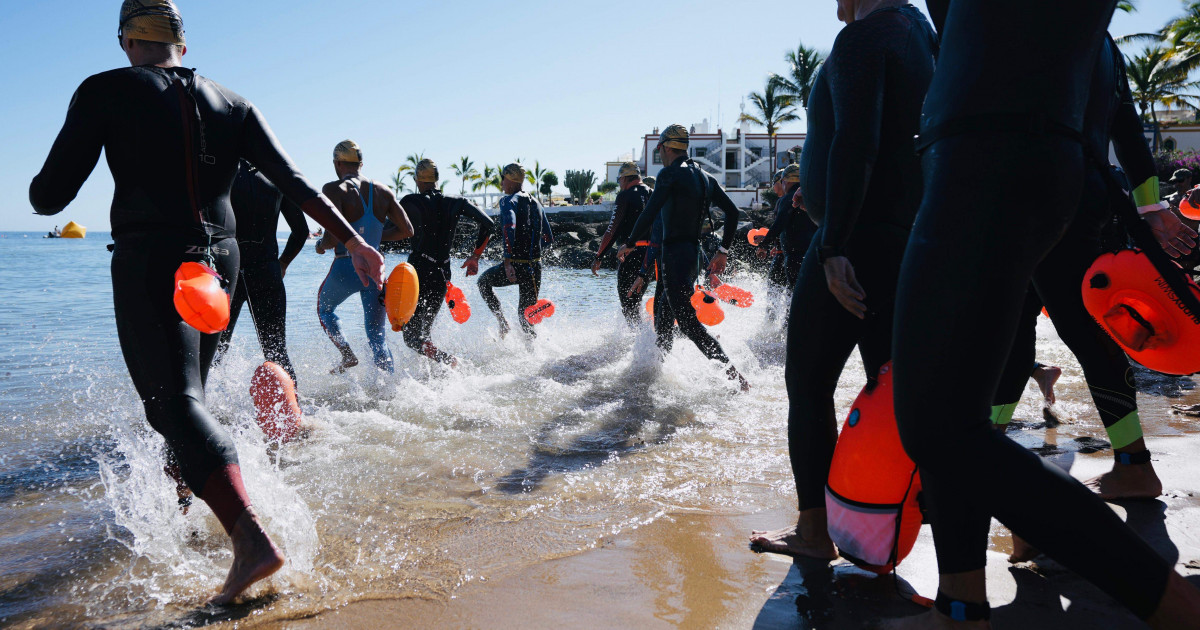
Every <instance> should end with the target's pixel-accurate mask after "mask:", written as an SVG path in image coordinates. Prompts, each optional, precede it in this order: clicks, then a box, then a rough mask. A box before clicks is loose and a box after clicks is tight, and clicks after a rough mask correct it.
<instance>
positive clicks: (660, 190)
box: [625, 168, 676, 248]
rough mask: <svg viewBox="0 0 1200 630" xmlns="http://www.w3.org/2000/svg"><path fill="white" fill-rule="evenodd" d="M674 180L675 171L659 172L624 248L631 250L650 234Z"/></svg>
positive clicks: (670, 169) (669, 194) (666, 169)
mask: <svg viewBox="0 0 1200 630" xmlns="http://www.w3.org/2000/svg"><path fill="white" fill-rule="evenodd" d="M675 178H676V174H675V169H672V168H664V169H663V170H662V171H660V172H659V174H658V182H657V183H656V184H655V186H654V192H652V193H650V199H649V200H648V201H647V202H646V207H645V209H643V210H642V213H641V214H640V215H638V220H637V222H635V223H634V224H633V229H632V230H630V232H629V238H628V240H626V241H625V247H630V248H632V247H633V246H634V244H636V243H637V242H638V241H643V240H646V235H647V234H649V233H650V228H652V227H653V226H654V222H655V221H656V220H657V219H658V215H659V214H661V213H662V209H663V206H664V205H665V204H666V203H667V199H669V198H670V196H671V191H672V188H673V187H674V186H675Z"/></svg>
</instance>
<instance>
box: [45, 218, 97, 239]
mask: <svg viewBox="0 0 1200 630" xmlns="http://www.w3.org/2000/svg"><path fill="white" fill-rule="evenodd" d="M85 236H87V228H85V227H83V226H82V225H79V224H78V223H76V222H74V221H71V222H70V223H67V224H66V225H64V226H63V229H61V230H59V229H57V228H55V230H54V231H53V232H47V233H46V235H45V236H43V237H42V238H84V237H85Z"/></svg>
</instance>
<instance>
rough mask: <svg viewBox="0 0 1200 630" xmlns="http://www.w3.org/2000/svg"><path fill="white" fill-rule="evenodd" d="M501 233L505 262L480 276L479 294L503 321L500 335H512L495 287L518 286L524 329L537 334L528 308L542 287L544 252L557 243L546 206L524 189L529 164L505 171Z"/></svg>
mask: <svg viewBox="0 0 1200 630" xmlns="http://www.w3.org/2000/svg"><path fill="white" fill-rule="evenodd" d="M500 185H501V187H502V189H503V190H504V194H505V196H504V197H501V198H500V234H501V236H502V237H503V252H504V262H503V263H501V264H499V265H496V266H495V267H492V268H491V269H488V270H487V271H485V272H483V275H481V276H479V293H480V295H482V296H483V301H484V302H485V303H487V306H488V308H489V309H491V311H492V314H494V315H495V316H496V319H497V320H499V321H500V336H501V337H504V336H505V335H507V334H508V331H509V326H508V320H506V319H505V318H504V313H501V312H500V300H499V299H498V298H497V297H496V292H495V290H494V289H495V287H510V286H512V285H514V284H515V285H517V289H518V290H519V291H520V298H519V299H518V301H517V319H518V320H520V322H521V329H522V330H524V331H525V334H527V335H529V336H530V337H536V336H537V332H536V331H534V329H533V324H530V323H529V320H527V319H525V309H527V308H529V307H530V306H533V305H534V304H536V303H537V301H538V293H539V292H540V291H541V287H542V251H543V249H544V248H547V247H550V246H551V245H553V244H554V232H553V231H551V230H550V221H549V220H548V219H546V213H545V211H543V210H542V205H541V204H539V203H538V202H537V200H536V199H534V198H533V197H531V196H529V194H528V193H526V192H525V191H523V190H522V188H524V187H525V167H524V166H521V165H520V164H517V163H513V164H509V165H508V166H505V167H504V170H503V171H502V172H501V182H500Z"/></svg>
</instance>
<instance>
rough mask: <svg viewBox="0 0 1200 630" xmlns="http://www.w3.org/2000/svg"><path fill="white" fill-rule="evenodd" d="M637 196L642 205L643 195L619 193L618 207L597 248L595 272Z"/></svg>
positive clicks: (594, 263) (637, 201)
mask: <svg viewBox="0 0 1200 630" xmlns="http://www.w3.org/2000/svg"><path fill="white" fill-rule="evenodd" d="M635 197H636V203H638V204H639V205H640V203H641V197H638V196H637V195H633V194H626V192H625V191H622V192H621V194H619V195H617V207H616V208H613V213H612V219H610V220H609V222H608V229H606V230H605V231H604V236H602V237H600V247H599V248H598V249H597V250H596V259H595V262H593V263H592V271H593V272H595V271H596V267H597V265H598V263H599V262H600V257H601V256H603V255H604V252H607V251H608V248H609V247H610V246H611V245H612V244H613V239H614V238H615V237H616V235H617V226H619V225H621V222H622V221H624V220H625V215H626V214H628V210H629V209H630V206H631V205H632V204H633V203H634V202H635ZM637 210H638V211H641V208H638V209H637Z"/></svg>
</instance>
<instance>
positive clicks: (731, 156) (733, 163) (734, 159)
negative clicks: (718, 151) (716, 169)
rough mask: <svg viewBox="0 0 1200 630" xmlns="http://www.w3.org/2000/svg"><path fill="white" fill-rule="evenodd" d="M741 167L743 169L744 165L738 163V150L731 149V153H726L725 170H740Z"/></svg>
mask: <svg viewBox="0 0 1200 630" xmlns="http://www.w3.org/2000/svg"><path fill="white" fill-rule="evenodd" d="M741 167H742V165H741V164H740V163H738V152H737V149H731V150H729V151H726V152H725V168H733V169H738V168H741Z"/></svg>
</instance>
